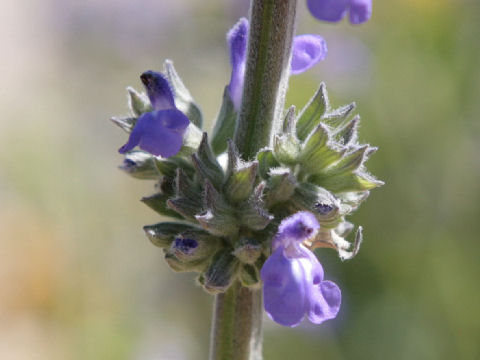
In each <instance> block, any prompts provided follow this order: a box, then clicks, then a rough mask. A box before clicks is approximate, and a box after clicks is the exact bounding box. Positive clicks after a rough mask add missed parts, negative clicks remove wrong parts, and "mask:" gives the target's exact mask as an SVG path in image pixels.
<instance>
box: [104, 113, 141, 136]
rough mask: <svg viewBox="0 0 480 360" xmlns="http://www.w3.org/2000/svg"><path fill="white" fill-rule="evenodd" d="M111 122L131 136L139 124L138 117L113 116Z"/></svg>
mask: <svg viewBox="0 0 480 360" xmlns="http://www.w3.org/2000/svg"><path fill="white" fill-rule="evenodd" d="M110 121H111V122H113V123H114V124H115V125H117V126H118V127H119V128H120V129H122V130H123V131H125V132H126V133H128V134H130V133H131V132H132V130H133V128H134V127H135V124H136V123H137V118H136V117H117V116H112V117H111V118H110Z"/></svg>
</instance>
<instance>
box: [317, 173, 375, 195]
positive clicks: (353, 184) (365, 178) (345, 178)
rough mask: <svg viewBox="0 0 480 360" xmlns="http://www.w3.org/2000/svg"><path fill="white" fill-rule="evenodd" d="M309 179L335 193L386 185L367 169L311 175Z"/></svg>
mask: <svg viewBox="0 0 480 360" xmlns="http://www.w3.org/2000/svg"><path fill="white" fill-rule="evenodd" d="M308 180H309V181H310V182H312V183H314V184H317V185H319V186H322V187H324V188H325V189H328V190H329V191H332V192H335V193H343V192H349V191H353V192H358V191H367V190H371V189H374V188H376V187H378V186H382V185H384V182H383V181H380V180H378V179H376V178H375V177H374V176H373V175H371V174H369V173H367V172H365V171H358V172H356V173H350V174H345V175H332V176H326V175H324V174H316V175H313V176H310V177H309V179H308Z"/></svg>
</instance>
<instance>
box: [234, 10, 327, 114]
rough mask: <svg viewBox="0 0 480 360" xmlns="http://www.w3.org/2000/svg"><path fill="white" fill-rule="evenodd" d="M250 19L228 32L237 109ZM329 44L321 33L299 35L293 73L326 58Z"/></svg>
mask: <svg viewBox="0 0 480 360" xmlns="http://www.w3.org/2000/svg"><path fill="white" fill-rule="evenodd" d="M248 29H249V24H248V20H247V19H245V18H241V19H240V20H239V21H238V22H237V23H236V24H235V26H234V27H233V28H232V29H231V30H230V31H229V32H228V33H227V43H228V46H229V49H230V62H231V64H232V75H231V77H230V84H229V85H228V91H229V94H230V98H231V99H232V101H233V105H234V106H235V109H236V110H237V111H238V110H239V109H240V104H241V102H242V95H243V94H242V93H243V81H244V76H245V66H246V59H247V40H248ZM326 55H327V45H326V42H325V40H324V39H323V38H322V37H321V36H319V35H299V36H296V37H295V38H294V40H293V49H292V63H291V73H292V74H293V75H297V74H301V73H302V72H304V71H306V70H308V69H310V68H311V67H312V66H314V65H315V64H316V63H318V62H319V61H321V60H323V59H325V56H326Z"/></svg>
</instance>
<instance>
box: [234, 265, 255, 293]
mask: <svg viewBox="0 0 480 360" xmlns="http://www.w3.org/2000/svg"><path fill="white" fill-rule="evenodd" d="M238 280H240V282H241V283H242V285H243V286H246V287H250V288H252V287H254V288H257V287H260V284H261V283H260V271H258V268H257V267H256V266H255V265H251V264H241V265H240V269H239V270H238Z"/></svg>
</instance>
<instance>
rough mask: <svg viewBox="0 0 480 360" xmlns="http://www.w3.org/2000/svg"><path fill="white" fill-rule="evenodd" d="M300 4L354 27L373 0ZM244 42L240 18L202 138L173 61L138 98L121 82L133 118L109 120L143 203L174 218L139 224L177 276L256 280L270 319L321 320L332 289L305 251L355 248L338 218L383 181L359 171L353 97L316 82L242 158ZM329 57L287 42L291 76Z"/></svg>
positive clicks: (219, 287) (344, 254) (364, 152)
mask: <svg viewBox="0 0 480 360" xmlns="http://www.w3.org/2000/svg"><path fill="white" fill-rule="evenodd" d="M307 4H308V7H309V9H310V11H311V13H312V14H313V15H314V16H315V17H317V18H318V19H320V20H325V21H334V22H335V21H339V20H341V19H342V18H343V17H344V16H345V15H346V14H347V13H349V14H350V21H351V22H352V23H354V24H359V23H362V22H365V21H366V20H368V18H369V17H370V14H371V0H307ZM248 40H249V22H248V20H247V19H244V18H242V19H240V20H239V21H238V23H237V24H236V25H235V26H234V27H233V28H232V29H231V30H230V31H229V32H228V34H227V44H228V46H229V50H230V61H231V65H232V71H231V77H230V82H229V84H228V85H227V86H226V87H225V91H224V96H223V101H222V105H221V108H220V110H219V113H218V116H217V119H216V123H215V127H214V130H213V134H212V135H211V136H210V137H209V136H208V135H207V133H206V132H203V131H202V123H203V120H202V113H201V111H200V109H199V107H198V105H197V104H196V103H195V101H194V100H193V98H192V96H191V94H190V92H189V91H188V90H187V88H186V87H185V85H184V84H183V82H182V80H181V79H180V77H179V76H178V74H177V72H176V71H175V69H174V67H173V64H172V62H171V61H169V60H167V61H166V62H165V67H164V70H163V72H162V73H160V72H154V71H147V72H145V73H143V74H142V75H141V76H140V79H141V81H142V83H143V85H144V87H145V90H146V94H143V93H139V92H137V91H135V90H134V89H132V88H128V93H129V106H130V112H131V113H130V114H129V116H127V117H124V118H113V119H112V120H113V121H114V122H115V124H117V125H119V126H120V127H121V128H122V129H123V130H125V131H126V132H127V133H129V138H128V141H127V142H126V144H125V145H123V146H122V147H121V148H120V149H119V152H120V153H122V154H125V160H124V162H123V164H122V165H121V167H120V168H121V169H122V170H124V171H125V172H126V173H128V174H129V175H131V176H133V177H135V178H138V179H150V180H156V181H157V184H156V193H155V194H153V195H151V196H148V197H145V198H143V199H142V201H143V202H144V203H145V204H146V205H148V206H149V207H150V208H152V209H153V210H154V211H156V212H157V213H159V214H160V215H162V216H168V217H171V218H174V219H175V220H179V221H169V222H160V223H158V224H154V225H148V226H145V227H144V230H145V233H146V235H147V237H148V238H149V239H150V240H151V241H152V242H153V243H154V244H155V245H156V246H158V247H160V248H161V249H162V250H163V253H164V256H165V260H166V262H167V264H168V265H169V266H170V267H171V268H172V269H173V270H174V271H180V272H183V271H194V272H197V273H198V274H199V275H198V278H197V280H198V283H199V284H200V285H201V286H202V287H203V288H204V289H205V290H206V291H208V292H210V293H213V294H216V293H219V292H225V291H227V290H228V289H229V288H230V286H231V285H232V284H233V283H237V282H239V283H241V285H242V286H245V287H249V288H252V289H259V288H260V287H261V286H263V294H264V305H265V309H266V312H267V313H268V314H269V316H270V317H271V318H272V319H273V320H274V321H276V322H278V323H279V324H281V325H285V326H291V327H293V326H297V325H298V324H299V323H300V322H301V321H302V320H303V318H304V317H307V318H308V319H309V320H310V321H311V322H313V323H315V324H320V323H322V322H324V321H326V320H328V319H333V318H335V317H336V315H337V313H338V311H339V308H340V303H341V292H340V289H339V288H338V286H337V285H336V284H334V283H333V282H331V281H327V280H324V272H323V268H322V266H321V264H320V262H319V261H318V259H317V258H316V256H315V255H314V253H313V252H312V250H313V249H315V248H321V247H326V248H332V249H334V250H336V251H337V252H338V254H339V256H340V258H341V259H350V258H352V257H353V256H354V255H355V254H356V253H357V252H358V249H359V245H360V242H361V240H362V230H361V227H359V228H358V230H357V232H356V235H355V242H354V244H353V248H352V244H351V243H350V242H348V241H347V240H345V238H346V237H347V236H348V235H349V233H350V232H351V231H352V230H353V228H354V226H353V224H351V223H350V222H348V221H347V220H346V217H347V216H348V215H350V214H351V213H352V212H353V211H355V210H356V209H357V208H358V206H359V205H360V204H361V203H362V201H364V200H365V199H366V198H367V197H368V195H369V191H370V190H371V189H373V188H375V187H377V186H380V185H382V184H383V183H382V182H381V181H379V180H377V179H376V178H374V177H373V176H372V175H370V174H369V173H368V172H367V170H366V168H365V162H366V161H367V159H368V158H369V157H370V155H371V154H373V153H374V152H375V150H376V148H374V147H371V146H369V145H366V144H360V143H359V142H358V135H357V132H358V126H359V122H360V118H359V117H358V116H353V110H354V109H355V104H354V103H352V104H349V105H346V106H343V107H339V108H333V107H332V106H331V104H330V102H329V100H328V94H327V91H326V87H325V85H324V84H323V83H322V84H320V86H319V88H318V90H317V92H316V93H315V94H314V96H313V97H312V98H311V100H310V101H309V102H308V103H307V104H306V105H305V106H304V107H303V108H302V109H301V110H300V111H299V112H298V113H297V111H296V108H295V107H291V108H290V109H288V110H287V111H285V114H284V115H282V116H284V117H283V118H281V119H275V122H276V123H278V124H283V126H281V129H279V130H277V132H276V133H275V134H272V144H271V145H269V146H268V147H265V148H263V149H261V150H260V151H258V153H256V155H255V156H254V158H253V159H249V160H250V161H245V159H243V158H242V156H241V154H239V152H238V150H237V148H236V145H235V144H234V143H233V141H231V140H230V139H232V138H233V135H234V130H235V127H236V121H237V118H238V115H239V112H240V108H241V106H242V96H243V91H244V89H243V88H244V77H245V71H246V63H247V51H248ZM326 54H327V47H326V42H325V40H324V39H323V38H322V37H321V36H319V35H312V34H304V35H299V36H296V37H294V38H293V43H292V49H291V62H290V74H292V75H296V74H300V73H302V72H305V71H306V70H308V69H310V68H311V67H312V66H314V65H315V64H317V63H318V62H319V61H321V60H323V59H324V58H325V56H326ZM282 69H284V68H282ZM137 146H138V147H139V149H135V148H136V147H137ZM221 159H223V160H225V159H226V161H221Z"/></svg>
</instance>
